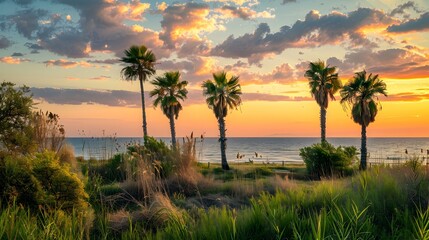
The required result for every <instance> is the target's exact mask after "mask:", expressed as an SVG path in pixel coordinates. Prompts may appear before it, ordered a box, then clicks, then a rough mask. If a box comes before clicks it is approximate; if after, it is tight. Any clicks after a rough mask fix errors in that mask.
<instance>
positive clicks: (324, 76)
mask: <svg viewBox="0 0 429 240" xmlns="http://www.w3.org/2000/svg"><path fill="white" fill-rule="evenodd" d="M336 71H337V68H336V67H329V65H328V66H326V65H325V62H323V61H320V60H319V61H317V62H310V64H309V66H308V70H307V71H306V72H305V74H304V76H305V77H306V78H307V79H308V80H309V86H310V92H311V96H313V97H314V99H315V100H316V102H317V104H319V106H320V130H321V140H322V143H324V142H326V109H327V108H328V103H329V99H331V100H335V97H334V94H335V93H336V92H337V91H338V90H339V89H340V88H341V85H342V84H341V81H340V79H339V78H338V73H335V72H336Z"/></svg>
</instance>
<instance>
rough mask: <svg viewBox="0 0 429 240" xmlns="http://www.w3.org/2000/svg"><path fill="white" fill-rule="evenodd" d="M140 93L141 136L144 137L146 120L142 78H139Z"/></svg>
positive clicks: (145, 135) (145, 134)
mask: <svg viewBox="0 0 429 240" xmlns="http://www.w3.org/2000/svg"><path fill="white" fill-rule="evenodd" d="M140 93H141V98H142V115H143V138H146V137H147V136H148V135H147V122H146V109H145V102H144V87H143V79H142V78H140Z"/></svg>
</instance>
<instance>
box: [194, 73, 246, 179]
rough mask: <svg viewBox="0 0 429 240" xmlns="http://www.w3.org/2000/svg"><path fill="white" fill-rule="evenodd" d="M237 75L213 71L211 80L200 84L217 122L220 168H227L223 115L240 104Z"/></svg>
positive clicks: (239, 88) (239, 87)
mask: <svg viewBox="0 0 429 240" xmlns="http://www.w3.org/2000/svg"><path fill="white" fill-rule="evenodd" d="M238 78H239V77H238V76H231V77H230V78H229V79H228V78H227V77H226V72H224V71H222V72H218V73H213V80H206V81H204V82H203V84H202V88H203V95H204V96H205V97H206V103H207V105H208V106H209V108H210V109H212V110H213V112H214V114H215V116H216V119H217V121H218V124H219V132H220V138H219V142H220V151H221V159H222V169H224V170H229V165H228V162H227V160H226V140H227V139H226V134H225V131H226V129H225V117H226V116H227V114H228V109H232V108H234V109H237V108H238V106H239V105H240V104H241V97H240V95H241V94H242V92H241V86H240V84H239V83H238V81H239V80H238Z"/></svg>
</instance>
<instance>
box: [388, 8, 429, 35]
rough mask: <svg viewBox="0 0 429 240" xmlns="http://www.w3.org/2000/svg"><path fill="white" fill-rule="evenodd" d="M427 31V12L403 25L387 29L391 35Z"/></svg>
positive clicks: (428, 22) (428, 24)
mask: <svg viewBox="0 0 429 240" xmlns="http://www.w3.org/2000/svg"><path fill="white" fill-rule="evenodd" d="M428 30H429V12H426V13H423V14H422V15H420V17H419V18H416V19H410V20H407V21H405V22H403V23H400V24H396V25H391V26H389V27H388V28H387V31H388V32H391V33H408V32H414V31H428Z"/></svg>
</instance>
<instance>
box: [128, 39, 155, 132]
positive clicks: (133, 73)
mask: <svg viewBox="0 0 429 240" xmlns="http://www.w3.org/2000/svg"><path fill="white" fill-rule="evenodd" d="M124 54H125V57H122V58H121V61H122V62H124V63H125V64H127V66H126V67H124V68H122V70H121V76H122V79H125V80H127V81H134V80H137V79H138V80H139V81H140V93H141V100H142V115H143V137H147V136H148V134H147V122H146V111H145V101H144V88H143V82H145V81H146V80H147V79H148V77H150V76H151V75H153V74H155V68H154V65H155V62H156V58H155V55H154V54H153V53H152V51H149V50H148V49H147V48H146V47H145V46H143V45H141V46H135V45H133V46H131V47H130V48H129V49H126V50H125V51H124Z"/></svg>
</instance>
